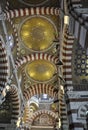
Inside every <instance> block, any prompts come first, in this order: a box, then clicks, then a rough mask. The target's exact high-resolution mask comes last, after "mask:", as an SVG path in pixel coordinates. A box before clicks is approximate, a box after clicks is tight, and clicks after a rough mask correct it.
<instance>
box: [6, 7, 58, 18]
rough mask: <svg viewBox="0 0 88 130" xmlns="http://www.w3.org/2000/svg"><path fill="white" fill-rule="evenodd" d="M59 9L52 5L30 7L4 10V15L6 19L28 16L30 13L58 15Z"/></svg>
mask: <svg viewBox="0 0 88 130" xmlns="http://www.w3.org/2000/svg"><path fill="white" fill-rule="evenodd" d="M59 14H60V11H59V9H58V8H54V7H35V8H33V7H31V8H25V9H14V10H9V11H6V13H5V17H6V19H9V18H16V17H21V16H30V15H59Z"/></svg>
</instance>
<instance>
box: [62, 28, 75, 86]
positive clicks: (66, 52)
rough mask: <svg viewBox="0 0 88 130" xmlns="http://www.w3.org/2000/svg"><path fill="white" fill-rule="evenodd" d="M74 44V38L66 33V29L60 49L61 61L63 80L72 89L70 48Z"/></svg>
mask: <svg viewBox="0 0 88 130" xmlns="http://www.w3.org/2000/svg"><path fill="white" fill-rule="evenodd" d="M73 43H74V37H73V36H72V35H71V34H69V33H68V29H67V28H66V30H65V33H64V42H63V49H62V57H63V59H62V61H63V76H64V78H65V81H66V84H67V85H68V86H69V87H72V63H71V60H72V48H73Z"/></svg>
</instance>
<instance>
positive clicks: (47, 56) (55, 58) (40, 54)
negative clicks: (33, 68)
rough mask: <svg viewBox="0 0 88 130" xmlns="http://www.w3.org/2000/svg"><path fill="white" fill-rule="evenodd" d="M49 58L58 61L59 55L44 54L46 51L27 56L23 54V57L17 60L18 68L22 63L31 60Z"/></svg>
mask: <svg viewBox="0 0 88 130" xmlns="http://www.w3.org/2000/svg"><path fill="white" fill-rule="evenodd" d="M39 59H40V60H48V61H51V62H54V63H57V62H58V57H56V56H54V55H50V54H44V53H34V54H29V55H27V56H23V57H22V58H19V59H17V60H16V63H15V65H16V68H18V67H20V66H21V65H23V64H25V63H27V62H31V61H34V60H39Z"/></svg>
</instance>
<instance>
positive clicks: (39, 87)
mask: <svg viewBox="0 0 88 130" xmlns="http://www.w3.org/2000/svg"><path fill="white" fill-rule="evenodd" d="M37 94H48V95H49V96H51V97H56V96H57V93H56V92H54V87H53V86H51V85H48V84H36V85H33V86H30V87H29V88H27V89H25V90H24V97H25V99H26V100H29V99H30V98H31V97H32V96H34V95H37Z"/></svg>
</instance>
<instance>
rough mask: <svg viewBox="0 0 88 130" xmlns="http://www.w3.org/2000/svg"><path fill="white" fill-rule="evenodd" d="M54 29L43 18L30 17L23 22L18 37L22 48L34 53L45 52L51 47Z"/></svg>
mask: <svg viewBox="0 0 88 130" xmlns="http://www.w3.org/2000/svg"><path fill="white" fill-rule="evenodd" d="M55 33H56V28H55V26H54V24H53V23H52V22H51V21H50V20H49V19H47V18H45V17H39V16H36V17H32V18H30V19H27V20H26V21H24V22H23V24H22V26H21V28H20V37H21V41H22V43H23V44H24V46H25V47H26V48H28V49H31V50H34V51H45V50H46V49H48V48H49V47H51V46H52V44H53V40H54V39H55Z"/></svg>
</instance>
